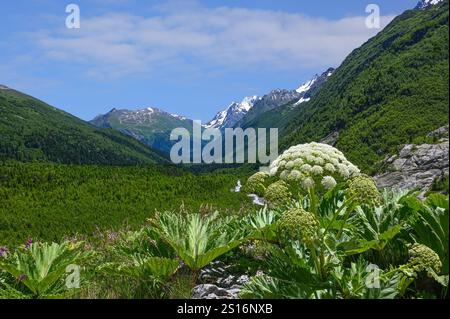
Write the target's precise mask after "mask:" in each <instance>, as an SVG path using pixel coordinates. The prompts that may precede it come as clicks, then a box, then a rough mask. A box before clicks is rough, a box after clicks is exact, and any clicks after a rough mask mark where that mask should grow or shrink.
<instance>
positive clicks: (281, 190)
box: [264, 181, 292, 207]
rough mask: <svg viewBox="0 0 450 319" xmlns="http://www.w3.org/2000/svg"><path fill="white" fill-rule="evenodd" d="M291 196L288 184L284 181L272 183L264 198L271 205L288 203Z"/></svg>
mask: <svg viewBox="0 0 450 319" xmlns="http://www.w3.org/2000/svg"><path fill="white" fill-rule="evenodd" d="M291 196H292V194H291V192H290V191H289V188H288V186H287V184H286V183H285V182H283V181H278V182H275V183H273V184H270V185H269V187H267V189H266V192H265V194H264V198H265V199H266V201H267V202H268V203H269V205H270V206H271V207H277V206H280V205H283V204H286V203H287V202H288V201H289V200H290V198H291Z"/></svg>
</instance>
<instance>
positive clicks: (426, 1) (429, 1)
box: [416, 0, 443, 9]
mask: <svg viewBox="0 0 450 319" xmlns="http://www.w3.org/2000/svg"><path fill="white" fill-rule="evenodd" d="M442 1H443V0H420V1H419V3H418V4H417V6H416V9H426V8H428V7H431V6H434V5H436V4H438V3H440V2H442Z"/></svg>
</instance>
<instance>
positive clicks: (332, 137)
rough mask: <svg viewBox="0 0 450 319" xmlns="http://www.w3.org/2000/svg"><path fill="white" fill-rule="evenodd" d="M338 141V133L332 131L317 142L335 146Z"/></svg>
mask: <svg viewBox="0 0 450 319" xmlns="http://www.w3.org/2000/svg"><path fill="white" fill-rule="evenodd" d="M338 140H339V132H338V131H334V132H332V133H330V134H329V135H327V136H325V137H324V138H323V139H321V140H320V141H319V143H322V144H328V145H331V146H336V144H337V142H338Z"/></svg>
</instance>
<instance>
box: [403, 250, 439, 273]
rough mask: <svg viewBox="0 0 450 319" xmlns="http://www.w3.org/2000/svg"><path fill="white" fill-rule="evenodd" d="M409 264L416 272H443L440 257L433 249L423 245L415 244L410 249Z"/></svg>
mask: <svg viewBox="0 0 450 319" xmlns="http://www.w3.org/2000/svg"><path fill="white" fill-rule="evenodd" d="M409 256H410V258H409V262H408V264H409V265H410V266H412V267H413V269H414V270H415V271H416V272H421V271H426V270H429V269H432V270H434V271H435V272H436V273H437V274H439V272H440V271H441V268H442V262H441V260H440V259H439V255H438V254H436V253H435V252H434V250H432V249H431V248H429V247H427V246H425V245H422V244H417V243H416V244H413V245H411V246H410V247H409Z"/></svg>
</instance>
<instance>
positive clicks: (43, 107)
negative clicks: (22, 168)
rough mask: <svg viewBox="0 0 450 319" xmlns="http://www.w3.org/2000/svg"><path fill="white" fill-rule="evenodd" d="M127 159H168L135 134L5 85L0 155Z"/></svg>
mask: <svg viewBox="0 0 450 319" xmlns="http://www.w3.org/2000/svg"><path fill="white" fill-rule="evenodd" d="M5 159H13V160H19V161H35V160H37V161H50V162H55V163H66V164H110V165H127V164H139V163H155V162H163V161H165V159H164V158H163V157H162V156H160V155H158V154H157V153H155V152H154V151H152V150H151V149H149V148H148V147H147V146H146V145H144V144H142V143H140V142H138V141H136V140H135V139H133V138H131V137H128V136H125V135H123V134H121V133H119V132H117V131H114V130H112V129H99V128H96V127H94V126H93V125H91V124H88V123H86V122H84V121H82V120H80V119H78V118H76V117H75V116H72V115H70V114H68V113H66V112H63V111H61V110H59V109H56V108H54V107H51V106H49V105H47V104H45V103H44V102H42V101H39V100H37V99H35V98H33V97H30V96H28V95H25V94H22V93H20V92H18V91H15V90H12V89H9V88H7V87H5V86H0V160H5Z"/></svg>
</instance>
